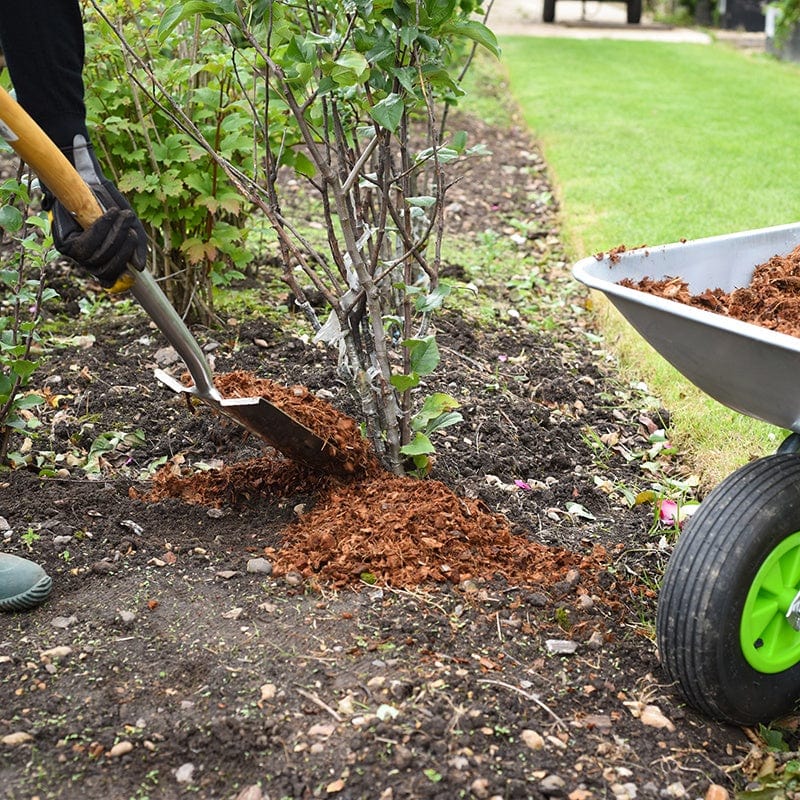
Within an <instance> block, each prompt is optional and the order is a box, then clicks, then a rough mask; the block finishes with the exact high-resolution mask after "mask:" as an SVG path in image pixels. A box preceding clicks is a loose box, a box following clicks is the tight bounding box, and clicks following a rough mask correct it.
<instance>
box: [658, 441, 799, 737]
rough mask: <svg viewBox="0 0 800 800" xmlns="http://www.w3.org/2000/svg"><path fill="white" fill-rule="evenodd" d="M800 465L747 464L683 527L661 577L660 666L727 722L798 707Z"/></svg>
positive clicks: (787, 460) (777, 460)
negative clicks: (792, 614)
mask: <svg viewBox="0 0 800 800" xmlns="http://www.w3.org/2000/svg"><path fill="white" fill-rule="evenodd" d="M799 591H800V457H798V456H797V455H795V454H791V453H781V454H776V455H771V456H767V457H766V458H762V459H759V460H757V461H753V462H751V463H750V464H746V465H745V466H743V467H741V468H740V469H738V470H737V471H736V472H734V473H733V474H732V475H730V476H729V477H728V478H727V479H725V480H724V481H723V482H722V483H721V484H720V485H719V486H717V487H716V488H715V489H714V491H713V492H711V493H710V494H709V496H708V497H707V498H706V499H705V500H704V501H703V502H702V503H701V505H700V508H699V509H698V511H697V513H696V514H695V515H694V516H693V517H692V518H691V519H690V521H689V522H688V523H687V526H686V530H685V531H684V533H683V534H682V536H681V538H680V540H679V541H678V544H677V546H676V548H675V551H674V553H673V555H672V558H671V559H670V562H669V564H668V566H667V570H666V572H665V574H664V581H663V584H662V588H661V593H660V596H659V603H658V614H657V619H656V634H657V640H658V648H659V653H660V657H661V663H662V665H663V667H664V669H665V671H666V673H667V675H668V677H669V678H670V680H672V681H674V682H676V683H677V684H678V686H679V687H680V689H681V691H682V692H683V694H684V696H685V697H686V699H687V700H688V701H689V703H690V704H691V705H692V706H694V707H695V708H696V709H698V710H700V711H702V712H704V713H706V714H708V715H710V716H712V717H714V718H716V719H719V720H723V721H726V722H730V723H734V724H739V725H752V724H755V723H757V722H769V721H772V720H774V719H777V718H778V717H781V716H783V715H785V714H787V713H789V712H791V711H792V710H793V708H794V707H795V705H796V703H797V701H798V699H800V632H798V631H797V630H795V629H794V627H792V625H791V624H790V622H789V620H788V619H787V617H786V612H787V610H788V609H789V606H790V604H791V603H792V601H793V600H794V599H795V597H796V596H797V595H798V592H799Z"/></svg>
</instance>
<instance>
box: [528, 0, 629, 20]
mask: <svg viewBox="0 0 800 800" xmlns="http://www.w3.org/2000/svg"><path fill="white" fill-rule="evenodd" d="M640 2H641V0H640ZM555 20H556V0H544V11H542V21H543V22H555Z"/></svg>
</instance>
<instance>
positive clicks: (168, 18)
mask: <svg viewBox="0 0 800 800" xmlns="http://www.w3.org/2000/svg"><path fill="white" fill-rule="evenodd" d="M226 5H227V4H226V3H223V2H216V3H215V2H209V0H189V2H188V3H179V4H177V5H174V6H171V7H170V8H168V9H167V10H166V11H165V12H164V13H163V14H162V16H161V22H160V23H159V26H158V39H159V41H161V42H163V41H164V40H165V39H166V38H167V36H168V35H169V34H170V33H171V32H172V30H173V29H174V28H175V26H176V25H177V24H178V23H179V22H182V21H183V20H185V19H189V18H190V17H193V16H195V15H196V14H201V15H203V16H206V17H210V18H211V19H214V20H216V21H217V22H224V23H230V24H233V25H237V24H238V22H239V19H238V17H237V16H236V14H235V13H234V12H233V10H232V9H230V8H226V7H225V6H226Z"/></svg>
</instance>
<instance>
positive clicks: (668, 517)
mask: <svg viewBox="0 0 800 800" xmlns="http://www.w3.org/2000/svg"><path fill="white" fill-rule="evenodd" d="M658 516H659V519H660V520H661V521H662V522H664V523H666V524H667V525H674V524H675V522H676V521H677V519H678V504H677V503H676V502H675V501H674V500H662V501H661V506H660V509H659V514H658Z"/></svg>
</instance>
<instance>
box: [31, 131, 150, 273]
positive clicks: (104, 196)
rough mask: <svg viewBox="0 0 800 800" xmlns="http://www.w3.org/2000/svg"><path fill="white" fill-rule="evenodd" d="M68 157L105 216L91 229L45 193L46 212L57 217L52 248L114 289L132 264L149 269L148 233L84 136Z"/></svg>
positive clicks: (77, 139) (79, 139) (53, 226)
mask: <svg viewBox="0 0 800 800" xmlns="http://www.w3.org/2000/svg"><path fill="white" fill-rule="evenodd" d="M65 155H66V156H67V157H68V158H69V159H70V160H71V161H72V163H73V164H74V165H75V168H76V169H77V170H78V172H79V173H80V175H81V177H82V178H83V180H84V181H85V182H86V183H87V184H88V185H89V187H90V188H91V190H92V191H93V192H94V195H95V197H96V198H97V200H98V202H99V203H100V206H101V207H102V209H103V211H104V213H103V216H101V217H100V218H98V219H97V220H95V222H94V223H93V224H92V225H91V226H90V227H89V228H87V229H86V230H84V229H83V228H81V226H80V225H78V223H77V221H76V220H75V218H74V217H73V216H72V214H70V212H69V211H67V209H66V208H64V206H62V205H61V203H60V202H59V201H58V200H57V199H56V198H55V197H53V196H52V194H50V192H48V191H47V190H46V189H45V200H44V203H43V205H44V207H45V209H47V210H51V211H52V213H53V223H52V230H53V243H54V244H55V246H56V249H57V250H58V251H59V252H60V253H63V254H64V255H65V256H67V257H68V258H71V259H72V260H73V261H75V262H76V263H77V264H78V265H79V266H81V267H84V268H85V269H87V270H89V272H91V273H92V275H94V276H95V277H96V278H97V280H98V281H99V282H100V285H101V286H104V287H105V288H106V289H110V288H111V287H113V286H114V284H115V283H116V282H117V279H118V278H119V277H120V275H122V274H123V273H124V272H125V269H126V268H127V266H128V264H130V265H131V266H133V267H135V268H136V269H139V270H141V269H144V267H145V264H146V263H147V234H146V233H145V230H144V226H143V225H142V223H141V221H140V220H139V218H138V217H137V216H136V214H135V213H134V212H133V210H132V209H131V207H130V205H129V204H128V201H127V200H126V199H125V198H124V197H123V196H122V195H121V194H120V192H119V190H118V189H117V187H116V186H114V184H113V183H112V182H111V181H110V180H108V178H106V177H105V176H104V175H103V173H102V171H101V170H100V165H99V164H98V163H97V160H96V158H95V156H94V153H93V152H92V148H91V145H90V144H89V143H88V142H87V141H86V139H84V138H83V136H76V137H75V144H74V146H73V147H72V149H71V150H70V151H69V152H66V153H65Z"/></svg>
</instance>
